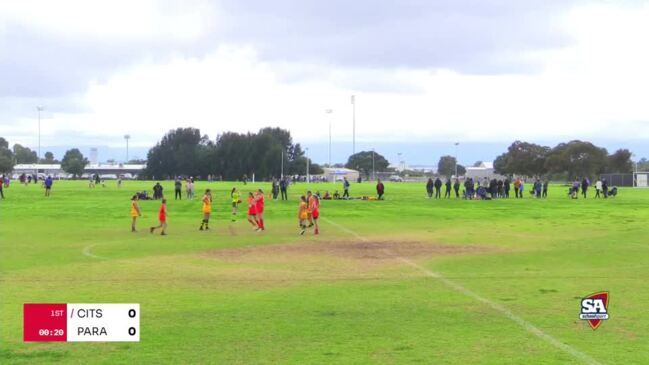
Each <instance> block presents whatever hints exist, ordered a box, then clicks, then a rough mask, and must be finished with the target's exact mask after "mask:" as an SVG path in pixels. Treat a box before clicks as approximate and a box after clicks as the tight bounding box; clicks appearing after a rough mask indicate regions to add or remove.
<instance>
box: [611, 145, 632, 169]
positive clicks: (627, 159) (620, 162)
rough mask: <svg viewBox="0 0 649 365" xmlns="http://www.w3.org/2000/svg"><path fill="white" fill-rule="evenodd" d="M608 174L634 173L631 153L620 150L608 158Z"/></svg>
mask: <svg viewBox="0 0 649 365" xmlns="http://www.w3.org/2000/svg"><path fill="white" fill-rule="evenodd" d="M606 171H607V172H617V173H631V172H633V162H632V161H631V151H629V150H627V149H619V150H617V151H615V152H614V153H613V154H611V155H609V156H608V162H607V166H606Z"/></svg>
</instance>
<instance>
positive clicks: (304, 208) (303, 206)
mask: <svg viewBox="0 0 649 365" xmlns="http://www.w3.org/2000/svg"><path fill="white" fill-rule="evenodd" d="M308 217H309V205H308V204H307V202H306V197H305V196H304V195H302V196H301V197H300V207H299V208H298V211H297V219H298V222H299V225H300V235H303V234H304V232H305V231H306V221H307V219H308Z"/></svg>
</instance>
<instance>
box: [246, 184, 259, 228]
mask: <svg viewBox="0 0 649 365" xmlns="http://www.w3.org/2000/svg"><path fill="white" fill-rule="evenodd" d="M248 222H250V224H252V227H253V229H255V230H257V229H259V223H258V222H257V201H256V200H255V194H253V193H252V192H250V193H248Z"/></svg>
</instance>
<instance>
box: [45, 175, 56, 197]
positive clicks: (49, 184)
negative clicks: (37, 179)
mask: <svg viewBox="0 0 649 365" xmlns="http://www.w3.org/2000/svg"><path fill="white" fill-rule="evenodd" d="M53 183H54V182H53V181H52V176H50V175H47V177H46V178H45V183H44V184H45V196H48V197H49V196H50V195H51V194H52V184H53Z"/></svg>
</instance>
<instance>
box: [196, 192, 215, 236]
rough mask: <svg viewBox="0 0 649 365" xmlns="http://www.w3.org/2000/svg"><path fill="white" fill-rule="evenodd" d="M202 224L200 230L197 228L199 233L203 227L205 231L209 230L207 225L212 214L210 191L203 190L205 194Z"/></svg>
mask: <svg viewBox="0 0 649 365" xmlns="http://www.w3.org/2000/svg"><path fill="white" fill-rule="evenodd" d="M202 201H203V222H201V228H199V229H198V230H199V231H202V230H203V227H205V230H206V231H207V230H209V229H210V227H209V224H210V214H211V213H212V192H211V191H210V189H207V190H205V194H204V195H203V199H202Z"/></svg>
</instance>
